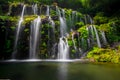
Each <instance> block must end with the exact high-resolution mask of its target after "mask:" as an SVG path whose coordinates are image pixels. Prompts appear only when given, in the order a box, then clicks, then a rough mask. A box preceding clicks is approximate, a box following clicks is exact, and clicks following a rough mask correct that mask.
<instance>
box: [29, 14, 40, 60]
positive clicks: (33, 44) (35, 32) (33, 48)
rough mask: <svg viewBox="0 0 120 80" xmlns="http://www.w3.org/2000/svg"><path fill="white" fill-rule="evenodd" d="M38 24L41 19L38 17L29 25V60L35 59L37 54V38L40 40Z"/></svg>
mask: <svg viewBox="0 0 120 80" xmlns="http://www.w3.org/2000/svg"><path fill="white" fill-rule="evenodd" d="M40 24H41V18H40V16H38V18H36V19H35V20H34V21H33V22H32V24H31V32H30V55H29V58H30V59H35V58H37V53H38V51H39V45H38V43H39V38H40Z"/></svg>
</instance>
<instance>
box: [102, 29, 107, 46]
mask: <svg viewBox="0 0 120 80" xmlns="http://www.w3.org/2000/svg"><path fill="white" fill-rule="evenodd" d="M101 35H102V39H103V42H104V44H107V39H106V36H105V32H104V31H101Z"/></svg>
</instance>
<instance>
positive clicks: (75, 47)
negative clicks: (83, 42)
mask: <svg viewBox="0 0 120 80" xmlns="http://www.w3.org/2000/svg"><path fill="white" fill-rule="evenodd" d="M72 41H73V45H74V49H75V50H77V46H76V44H75V40H74V34H72Z"/></svg>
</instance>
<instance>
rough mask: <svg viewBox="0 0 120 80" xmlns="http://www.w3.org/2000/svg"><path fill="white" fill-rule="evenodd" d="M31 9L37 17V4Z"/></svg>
mask: <svg viewBox="0 0 120 80" xmlns="http://www.w3.org/2000/svg"><path fill="white" fill-rule="evenodd" d="M32 9H33V13H34V15H37V14H38V7H37V4H35V5H32Z"/></svg>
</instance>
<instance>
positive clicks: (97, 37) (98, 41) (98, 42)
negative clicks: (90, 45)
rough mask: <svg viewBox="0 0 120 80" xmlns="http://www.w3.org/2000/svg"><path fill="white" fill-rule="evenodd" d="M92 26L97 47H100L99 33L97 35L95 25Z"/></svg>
mask: <svg viewBox="0 0 120 80" xmlns="http://www.w3.org/2000/svg"><path fill="white" fill-rule="evenodd" d="M93 28H94V30H95V35H96V39H97V44H98V47H100V48H101V43H100V38H99V35H98V32H97V29H96V27H95V26H93Z"/></svg>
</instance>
